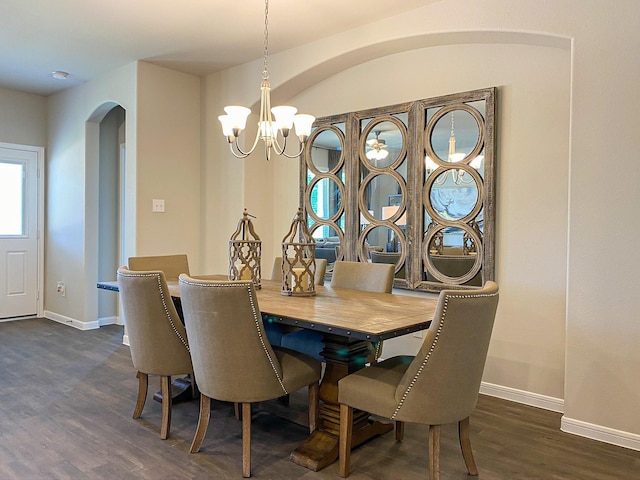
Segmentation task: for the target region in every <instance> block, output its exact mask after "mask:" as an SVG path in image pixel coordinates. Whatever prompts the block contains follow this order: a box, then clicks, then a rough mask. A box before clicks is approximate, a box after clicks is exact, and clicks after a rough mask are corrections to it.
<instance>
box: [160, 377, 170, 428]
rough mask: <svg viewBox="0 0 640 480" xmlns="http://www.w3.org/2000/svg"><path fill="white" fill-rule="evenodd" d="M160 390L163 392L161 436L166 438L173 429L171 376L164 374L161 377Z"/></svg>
mask: <svg viewBox="0 0 640 480" xmlns="http://www.w3.org/2000/svg"><path fill="white" fill-rule="evenodd" d="M160 391H161V392H162V427H161V429H160V438H161V439H162V440H166V439H167V438H168V437H169V430H170V429H171V403H172V399H171V377H169V376H166V375H163V376H161V377H160Z"/></svg>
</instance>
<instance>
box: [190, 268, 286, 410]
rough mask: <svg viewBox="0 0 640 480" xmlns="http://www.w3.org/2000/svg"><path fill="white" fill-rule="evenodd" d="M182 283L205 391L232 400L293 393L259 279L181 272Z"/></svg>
mask: <svg viewBox="0 0 640 480" xmlns="http://www.w3.org/2000/svg"><path fill="white" fill-rule="evenodd" d="M179 285H180V298H181V300H182V310H183V313H184V320H185V324H186V327H187V334H188V335H189V338H190V347H191V357H192V359H193V371H194V374H195V378H196V382H197V384H198V388H199V389H200V391H201V392H202V393H204V394H205V395H206V396H208V397H210V398H215V399H217V400H221V401H228V402H260V401H264V400H268V399H271V398H276V397H279V396H282V395H285V394H287V393H288V392H287V391H286V390H285V388H284V386H283V384H282V368H281V366H280V363H279V361H278V359H277V357H276V355H275V353H274V351H273V349H272V348H271V344H270V343H269V341H268V340H267V336H266V334H265V331H264V326H263V324H262V318H261V315H260V310H259V308H258V302H257V298H256V293H255V289H254V285H253V282H247V281H207V280H197V279H194V278H191V277H189V276H187V275H180V283H179Z"/></svg>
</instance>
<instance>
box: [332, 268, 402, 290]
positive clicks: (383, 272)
mask: <svg viewBox="0 0 640 480" xmlns="http://www.w3.org/2000/svg"><path fill="white" fill-rule="evenodd" d="M393 271H394V266H393V265H391V264H388V263H369V262H344V261H338V262H336V263H335V265H334V267H333V276H332V277H331V287H332V288H349V289H351V290H365V291H367V292H379V293H391V290H392V289H393Z"/></svg>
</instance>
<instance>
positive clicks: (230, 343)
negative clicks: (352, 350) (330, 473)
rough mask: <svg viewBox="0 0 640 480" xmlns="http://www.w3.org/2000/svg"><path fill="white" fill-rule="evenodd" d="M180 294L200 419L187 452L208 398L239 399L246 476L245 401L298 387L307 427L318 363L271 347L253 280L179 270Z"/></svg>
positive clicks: (204, 422) (314, 419) (313, 416)
mask: <svg viewBox="0 0 640 480" xmlns="http://www.w3.org/2000/svg"><path fill="white" fill-rule="evenodd" d="M179 285H180V296H181V297H182V306H183V311H184V318H185V324H186V327H187V334H188V335H189V338H190V339H191V343H190V346H191V356H192V359H193V368H194V374H195V378H196V381H197V382H198V387H199V389H200V418H199V420H198V426H197V429H196V432H195V435H194V438H193V442H192V444H191V449H190V451H191V452H192V453H195V452H198V451H199V450H200V446H201V445H202V441H203V440H204V437H205V434H206V432H207V427H208V424H209V418H210V413H211V409H210V405H211V399H212V398H213V399H216V400H219V401H226V402H234V403H241V404H242V474H243V476H245V477H249V476H250V475H251V404H252V403H254V402H262V401H266V400H272V399H276V398H279V397H281V396H284V395H288V394H289V393H290V392H293V391H295V390H298V389H300V388H302V387H308V391H309V394H308V396H309V430H310V431H311V432H313V431H314V430H315V429H316V425H317V423H318V415H319V404H318V403H319V381H320V371H321V364H320V362H318V361H317V360H315V359H313V358H311V357H308V356H307V355H304V354H301V353H298V352H293V351H290V350H286V349H281V348H278V347H272V346H271V344H270V343H269V341H268V340H267V337H266V335H265V331H264V327H263V324H262V318H261V316H260V310H259V307H258V303H257V298H256V293H255V288H254V285H253V282H247V281H235V282H233V281H207V280H197V279H194V278H191V277H189V276H187V275H180V282H179Z"/></svg>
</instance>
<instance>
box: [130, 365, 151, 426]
mask: <svg viewBox="0 0 640 480" xmlns="http://www.w3.org/2000/svg"><path fill="white" fill-rule="evenodd" d="M136 377H138V400H137V401H136V408H135V409H134V410H133V418H140V415H142V409H143V408H144V404H145V402H146V401H147V389H148V386H149V376H148V375H147V374H146V373H142V372H138V373H137V374H136Z"/></svg>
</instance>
